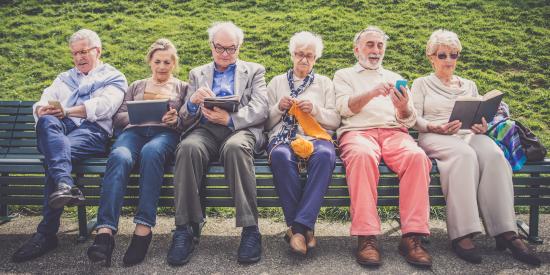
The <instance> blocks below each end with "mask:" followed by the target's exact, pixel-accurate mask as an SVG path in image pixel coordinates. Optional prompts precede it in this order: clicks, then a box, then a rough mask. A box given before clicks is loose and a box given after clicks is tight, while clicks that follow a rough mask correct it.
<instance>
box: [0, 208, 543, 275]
mask: <svg viewBox="0 0 550 275" xmlns="http://www.w3.org/2000/svg"><path fill="white" fill-rule="evenodd" d="M39 219H40V218H39V217H18V218H16V219H15V220H13V221H12V222H9V223H6V224H3V225H0V273H3V274H5V273H8V274H9V273H47V274H54V273H55V274H59V273H63V274H88V273H101V274H171V273H184V274H363V273H381V274H382V273H383V274H413V273H417V274H427V273H435V274H483V273H485V274H550V215H542V216H541V227H540V229H541V232H540V235H541V236H542V237H543V239H544V242H545V243H544V244H543V245H539V246H536V249H537V251H539V255H540V256H541V258H542V259H543V265H542V266H541V267H539V268H531V267H529V266H527V265H524V264H521V263H518V262H517V261H515V260H513V259H512V258H511V256H510V255H509V253H501V252H497V251H495V249H494V241H493V239H492V238H488V237H487V236H485V235H481V236H478V237H477V238H476V243H477V244H478V246H479V247H480V249H481V251H482V253H483V255H484V257H483V263H482V264H480V265H471V264H468V263H466V262H464V261H462V260H460V259H458V258H456V257H455V256H454V254H452V252H451V251H450V250H449V245H448V241H447V236H446V231H445V222H444V221H439V220H432V221H431V222H430V224H431V228H432V236H431V237H430V243H429V244H427V248H428V249H429V251H430V252H431V254H432V256H433V257H434V265H433V267H432V269H429V270H424V269H417V268H415V267H412V266H410V265H408V264H407V263H406V262H405V261H404V260H403V258H402V257H401V256H400V255H399V253H398V252H397V244H398V242H399V238H400V236H399V231H398V230H396V227H397V222H395V221H388V222H385V223H384V224H383V230H384V234H383V236H381V238H380V244H381V250H382V257H383V258H382V260H383V265H382V266H381V267H379V268H375V269H373V268H365V267H362V266H359V265H358V264H356V262H355V258H354V257H353V252H354V249H355V246H356V241H357V240H356V239H355V238H352V237H349V235H348V234H349V231H348V228H349V223H329V222H320V223H319V224H318V225H317V228H316V235H317V236H318V240H319V246H318V248H317V249H316V250H315V251H312V253H310V254H308V256H307V257H300V256H296V255H294V254H292V253H291V252H290V251H289V249H288V246H287V244H286V243H285V242H284V241H283V239H282V235H283V232H284V231H285V229H286V227H285V225H284V223H281V222H275V221H272V220H269V219H262V220H261V221H260V229H261V232H262V234H263V255H262V260H261V261H260V262H259V263H257V264H252V265H240V264H238V263H237V262H236V253H237V247H238V245H239V236H240V231H239V230H237V229H235V228H234V220H232V219H214V218H210V219H208V223H207V224H206V226H205V228H204V230H203V236H202V238H201V241H200V245H199V246H198V248H197V250H195V253H194V255H193V258H192V259H191V262H190V263H189V264H187V265H185V266H182V267H177V268H174V267H170V266H169V265H168V264H166V260H165V258H166V252H167V250H168V247H169V245H170V241H171V230H172V228H173V218H171V217H160V218H159V220H158V225H157V227H156V228H155V232H154V236H153V242H152V244H151V247H150V250H149V253H148V255H147V258H146V259H145V261H144V263H142V264H140V265H138V266H134V267H130V268H125V267H123V266H122V256H123V255H124V252H125V250H126V248H127V246H128V242H129V240H130V238H131V234H132V230H133V224H132V220H131V218H128V217H125V218H122V219H121V230H120V233H119V234H118V235H117V237H116V248H115V253H114V256H113V257H114V259H113V266H112V267H111V268H105V267H102V266H100V265H97V264H91V263H90V262H89V261H88V258H87V257H86V249H87V248H88V246H89V245H90V244H91V242H92V240H91V239H90V240H89V241H88V242H86V243H84V244H76V243H75V241H76V234H77V224H76V220H75V219H72V218H64V219H63V221H62V226H61V233H60V234H59V238H60V242H59V246H58V248H57V249H56V250H54V251H52V252H50V253H49V254H47V255H46V256H43V257H41V258H39V259H36V260H34V261H31V262H27V263H21V264H15V263H11V262H10V260H9V258H10V256H11V254H12V253H13V252H14V251H15V250H16V249H17V248H18V247H19V246H20V245H21V244H22V243H23V242H24V241H25V240H27V239H28V238H29V237H30V234H32V232H34V230H35V228H36V225H37V223H38V221H39ZM524 220H527V219H526V217H524Z"/></svg>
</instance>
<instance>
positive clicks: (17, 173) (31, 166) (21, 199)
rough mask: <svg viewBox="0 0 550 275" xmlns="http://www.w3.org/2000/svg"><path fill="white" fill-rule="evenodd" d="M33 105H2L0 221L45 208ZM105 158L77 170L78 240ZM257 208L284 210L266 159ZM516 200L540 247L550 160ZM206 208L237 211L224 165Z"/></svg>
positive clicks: (384, 171) (384, 177)
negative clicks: (15, 209)
mask: <svg viewBox="0 0 550 275" xmlns="http://www.w3.org/2000/svg"><path fill="white" fill-rule="evenodd" d="M32 104H33V102H30V101H0V174H1V175H0V217H3V218H4V219H6V218H7V217H8V214H9V213H8V205H42V203H43V190H44V167H43V163H42V160H41V159H42V158H43V157H42V155H40V153H39V152H38V151H37V149H36V135H35V131H34V119H33V116H32ZM106 162H107V159H106V157H105V156H104V157H101V158H92V159H89V160H87V161H84V162H83V163H80V164H78V165H75V166H74V169H73V173H74V178H75V183H76V185H78V186H79V187H80V188H81V189H82V191H83V192H84V194H85V196H86V203H85V205H84V206H79V207H78V211H77V213H78V223H79V237H78V240H79V241H85V240H86V238H87V236H88V235H89V233H90V230H91V227H92V225H91V224H93V223H88V221H87V217H86V206H94V205H98V204H99V195H100V185H101V179H102V178H101V177H102V176H103V174H104V172H105V165H106ZM379 170H380V174H381V178H380V182H379V187H378V205H380V206H397V205H398V203H399V199H398V194H399V192H398V191H399V189H398V178H397V177H396V175H395V174H394V173H393V172H392V171H391V170H389V169H388V168H387V167H386V166H385V165H383V164H381V165H380V166H379ZM172 171H173V164H169V165H167V167H166V176H165V178H164V185H163V187H162V190H161V198H160V201H159V206H173V194H174V192H173V184H172V179H173V177H172ZM255 171H256V177H257V179H256V182H257V190H258V196H257V197H258V205H259V206H260V207H279V206H280V203H279V201H278V198H277V193H276V191H275V187H274V186H273V180H272V175H271V170H270V168H269V166H268V163H267V159H265V157H264V158H259V159H256V160H255ZM513 180H514V196H515V200H514V202H515V205H516V206H527V207H528V208H529V226H526V225H525V224H524V223H522V222H521V221H518V226H519V225H523V226H522V227H521V229H522V230H523V231H524V233H525V235H527V237H528V240H529V241H530V242H532V243H541V239H540V238H539V237H538V227H539V208H540V207H541V206H549V205H550V159H546V160H545V161H541V162H532V163H527V164H526V165H525V166H524V167H523V169H522V170H521V171H517V172H515V173H514V179H513ZM137 182H138V175H133V176H132V178H131V180H130V183H129V185H128V190H127V192H126V196H125V199H124V205H126V206H135V205H137V202H138V194H139V189H138V186H137ZM429 194H430V204H431V205H432V206H444V205H445V200H444V198H443V194H442V192H441V187H440V183H439V175H438V170H437V165H436V163H435V161H433V169H432V171H431V184H430V188H429ZM202 199H203V202H204V203H203V205H204V206H209V207H232V206H233V201H232V199H231V196H230V192H229V188H228V186H227V184H226V183H225V181H224V178H223V166H221V165H220V163H212V164H211V165H210V166H209V169H208V175H207V178H206V184H205V188H204V189H203V190H202ZM323 206H349V195H348V190H347V186H346V180H345V169H344V167H343V164H342V162H341V161H340V160H338V161H337V164H336V167H335V168H334V175H333V178H332V183H331V184H330V187H329V190H328V192H327V194H326V196H325V200H324V202H323Z"/></svg>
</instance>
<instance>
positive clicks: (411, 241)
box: [399, 235, 432, 267]
mask: <svg viewBox="0 0 550 275" xmlns="http://www.w3.org/2000/svg"><path fill="white" fill-rule="evenodd" d="M399 254H401V255H402V256H403V257H405V260H406V261H407V262H408V263H410V264H412V265H416V266H420V267H431V266H432V256H430V254H428V251H427V250H426V248H424V246H422V242H421V240H420V236H418V235H415V236H410V237H403V238H401V242H400V243H399Z"/></svg>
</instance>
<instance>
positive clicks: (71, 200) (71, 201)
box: [48, 182, 86, 209]
mask: <svg viewBox="0 0 550 275" xmlns="http://www.w3.org/2000/svg"><path fill="white" fill-rule="evenodd" d="M85 200H86V199H85V198H84V194H82V191H80V189H78V187H76V186H70V185H68V184H66V183H64V182H60V183H58V184H57V186H56V188H55V192H53V193H52V194H51V195H50V197H49V198H48V205H49V206H50V207H51V208H55V209H59V208H63V206H65V205H82V204H83V203H84V201H85Z"/></svg>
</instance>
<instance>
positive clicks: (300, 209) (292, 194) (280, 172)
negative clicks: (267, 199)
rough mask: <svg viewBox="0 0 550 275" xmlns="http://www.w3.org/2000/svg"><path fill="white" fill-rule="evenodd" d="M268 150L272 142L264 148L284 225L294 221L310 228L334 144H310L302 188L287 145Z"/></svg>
mask: <svg viewBox="0 0 550 275" xmlns="http://www.w3.org/2000/svg"><path fill="white" fill-rule="evenodd" d="M272 148H273V142H271V143H270V144H269V146H268V152H271V171H272V172H273V181H274V183H275V189H276V190H277V194H278V195H279V201H280V202H281V205H282V208H283V213H284V214H285V221H286V224H287V225H288V226H291V225H292V224H293V223H294V222H298V223H300V224H303V225H305V226H307V227H309V228H311V229H314V228H315V222H316V221H317V216H318V215H319V211H320V210H321V204H322V203H323V200H324V196H325V193H326V192H327V190H328V185H329V183H330V180H331V178H332V171H333V170H334V165H335V163H336V153H335V152H334V145H333V144H332V142H330V141H326V140H314V141H313V148H314V149H313V154H312V155H311V157H310V158H309V159H308V161H307V180H306V182H305V185H303V184H302V183H301V182H300V173H299V171H298V159H297V157H296V155H295V154H294V152H293V151H292V149H291V148H290V146H288V145H286V144H281V145H278V146H277V147H275V148H274V149H273V150H272Z"/></svg>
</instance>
